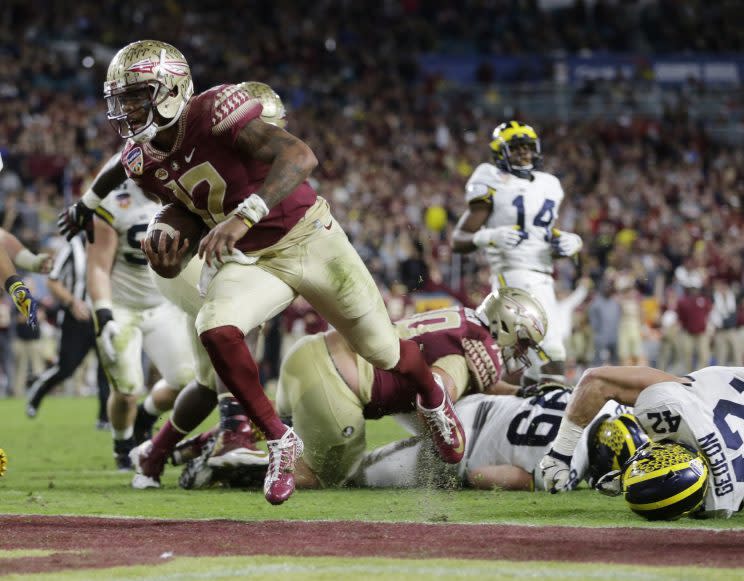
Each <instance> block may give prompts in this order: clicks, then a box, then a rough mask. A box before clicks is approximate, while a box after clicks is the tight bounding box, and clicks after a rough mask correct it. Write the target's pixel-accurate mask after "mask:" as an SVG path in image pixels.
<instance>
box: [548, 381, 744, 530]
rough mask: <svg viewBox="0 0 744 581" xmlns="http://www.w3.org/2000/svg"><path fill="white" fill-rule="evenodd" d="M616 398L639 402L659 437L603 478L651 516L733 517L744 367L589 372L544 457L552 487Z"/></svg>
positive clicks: (604, 485) (738, 503) (742, 477)
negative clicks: (593, 420)
mask: <svg viewBox="0 0 744 581" xmlns="http://www.w3.org/2000/svg"><path fill="white" fill-rule="evenodd" d="M609 399H614V400H617V401H618V402H620V403H623V404H626V405H632V406H634V413H635V415H636V417H637V418H638V421H639V422H640V424H641V425H642V426H643V428H644V429H645V431H646V432H647V433H648V435H649V437H650V438H651V439H652V440H653V441H654V442H655V444H653V445H651V446H647V447H644V448H642V449H640V450H639V451H638V453H637V454H635V455H634V456H633V458H631V459H630V460H629V461H628V462H627V463H626V464H625V465H624V466H623V467H622V469H621V470H619V471H618V472H617V473H615V474H612V475H609V478H607V479H606V480H604V481H600V482H599V483H598V488H600V489H601V490H605V491H608V492H615V493H620V492H623V493H625V497H626V500H628V502H629V503H630V505H631V508H632V509H633V510H634V511H635V512H637V513H638V514H641V515H642V516H644V517H646V518H649V519H663V520H669V519H675V518H679V517H680V516H685V515H687V514H697V515H702V516H715V517H730V516H731V515H732V514H734V513H735V512H737V511H739V510H741V508H742V501H744V456H743V455H742V454H744V438H743V437H742V436H743V434H742V432H741V430H740V429H739V428H740V426H741V422H742V420H743V419H744V367H706V368H703V369H701V370H699V371H694V372H692V373H690V374H689V375H686V376H684V377H678V376H675V375H670V374H669V373H666V372H664V371H660V370H658V369H652V368H650V367H599V368H594V369H589V370H587V371H586V372H585V373H584V375H583V376H582V377H581V380H580V381H579V384H578V385H577V387H576V390H575V391H574V396H573V398H572V399H571V402H570V403H569V405H568V409H567V413H566V416H565V417H564V418H563V421H562V422H561V426H560V429H559V432H558V435H557V437H556V439H555V441H554V443H553V445H552V447H551V449H550V451H549V452H548V453H547V454H546V455H545V457H544V458H543V459H542V461H541V462H540V468H541V470H542V473H543V478H544V480H545V483H546V486H547V487H549V488H551V489H552V490H553V491H559V490H563V489H564V488H565V486H566V483H567V482H568V479H569V465H570V462H571V456H572V454H573V452H574V449H575V447H576V443H577V442H578V441H579V438H580V437H581V434H582V431H583V429H584V428H585V426H586V425H587V423H588V422H589V420H590V419H591V418H592V417H593V415H594V414H596V412H597V410H598V409H599V408H600V407H602V405H604V403H605V402H607V401H608V400H609Z"/></svg>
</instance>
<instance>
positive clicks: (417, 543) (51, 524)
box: [0, 516, 744, 574]
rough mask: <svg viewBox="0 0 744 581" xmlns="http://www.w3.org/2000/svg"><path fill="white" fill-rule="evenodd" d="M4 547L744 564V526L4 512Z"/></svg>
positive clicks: (33, 562) (90, 563) (0, 538)
mask: <svg viewBox="0 0 744 581" xmlns="http://www.w3.org/2000/svg"><path fill="white" fill-rule="evenodd" d="M0 531H2V535H0V549H3V550H13V549H47V550H54V549H56V550H59V551H83V552H82V553H80V554H72V553H59V554H55V555H50V556H48V557H24V558H23V559H0V571H2V573H3V574H9V573H38V572H49V571H60V570H63V569H82V568H91V567H117V566H130V565H137V564H148V563H162V560H161V559H160V555H161V554H162V553H164V552H166V551H172V552H173V553H174V555H176V556H179V557H183V556H217V555H290V556H297V555H302V556H338V557H355V556H357V557H358V556H365V557H366V556H371V557H393V558H411V559H414V558H415V559H427V558H459V559H487V560H497V559H498V560H501V559H503V560H512V561H564V562H598V563H625V564H631V565H640V564H649V565H657V566H663V565H670V566H683V565H699V566H704V567H737V566H742V565H744V551H742V547H744V530H731V531H705V530H686V529H679V530H676V531H675V530H671V529H634V528H605V529H596V528H579V527H524V526H516V525H514V526H512V525H458V524H441V525H438V524H413V523H411V524H409V523H370V522H355V521H337V522H293V521H262V522H244V521H227V520H215V521H161V520H141V519H106V518H86V517H55V516H0Z"/></svg>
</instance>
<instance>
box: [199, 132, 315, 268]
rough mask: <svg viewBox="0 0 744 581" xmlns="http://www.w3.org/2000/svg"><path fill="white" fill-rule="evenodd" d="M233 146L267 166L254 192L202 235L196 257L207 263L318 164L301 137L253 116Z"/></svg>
mask: <svg viewBox="0 0 744 581" xmlns="http://www.w3.org/2000/svg"><path fill="white" fill-rule="evenodd" d="M235 147H236V148H237V150H238V151H239V152H240V154H241V155H242V156H243V157H245V158H246V160H258V161H261V162H263V163H266V164H269V165H270V169H269V173H268V174H267V175H266V178H265V179H264V182H263V184H262V185H261V187H260V188H259V189H258V191H256V192H253V193H252V194H250V195H249V196H248V197H247V198H246V199H245V200H243V201H242V202H241V203H240V204H238V207H237V208H236V209H235V213H234V215H233V216H231V217H230V218H228V219H227V220H225V221H224V222H221V223H220V224H218V225H217V226H215V227H214V228H212V230H210V231H209V233H208V234H207V235H206V236H205V237H204V238H202V241H201V243H200V244H199V257H202V258H204V259H205V261H206V262H207V264H208V265H210V266H211V264H212V256H214V257H215V258H216V259H217V260H218V261H222V253H223V252H224V251H225V250H227V253H228V254H230V253H232V252H233V249H234V248H235V243H236V242H237V241H238V240H240V239H241V238H242V237H243V236H245V234H246V233H247V232H248V230H249V229H250V228H252V227H253V226H254V224H256V223H257V222H259V221H260V220H262V219H263V218H265V217H266V216H267V215H268V213H269V211H270V210H271V208H273V207H274V206H276V205H277V204H279V203H280V202H281V201H282V200H283V199H284V198H286V197H287V196H288V195H289V194H291V193H292V192H293V191H294V190H295V189H296V188H297V186H299V185H300V184H301V183H302V182H304V181H305V180H306V179H307V177H308V176H309V175H310V172H311V171H312V170H313V169H314V168H315V166H317V165H318V160H317V158H316V157H315V154H314V153H313V152H312V150H311V149H310V147H309V146H308V145H307V144H306V143H304V142H303V141H302V140H301V139H299V138H297V137H295V136H294V135H292V134H291V133H288V132H287V131H284V130H283V129H281V128H279V127H276V126H275V125H270V124H269V123H264V122H263V121H261V120H260V119H253V120H252V121H249V122H248V123H246V124H245V126H244V127H243V128H242V129H240V131H239V132H238V135H237V137H236V139H235Z"/></svg>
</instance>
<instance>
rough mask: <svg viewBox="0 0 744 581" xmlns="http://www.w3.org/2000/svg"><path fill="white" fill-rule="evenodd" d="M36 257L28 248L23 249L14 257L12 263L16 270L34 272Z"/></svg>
mask: <svg viewBox="0 0 744 581" xmlns="http://www.w3.org/2000/svg"><path fill="white" fill-rule="evenodd" d="M36 259H37V256H36V254H34V253H33V252H31V251H30V250H29V249H28V248H23V249H21V250H19V251H18V254H16V255H15V258H14V259H13V262H14V263H15V265H16V266H17V267H18V268H22V269H23V270H35V267H36Z"/></svg>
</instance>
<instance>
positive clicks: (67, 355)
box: [26, 312, 95, 418]
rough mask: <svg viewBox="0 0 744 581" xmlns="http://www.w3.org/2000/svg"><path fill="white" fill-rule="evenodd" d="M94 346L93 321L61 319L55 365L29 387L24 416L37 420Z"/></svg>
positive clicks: (68, 314)
mask: <svg viewBox="0 0 744 581" xmlns="http://www.w3.org/2000/svg"><path fill="white" fill-rule="evenodd" d="M94 343H95V332H94V330H93V323H92V321H78V320H77V319H76V318H75V317H73V316H72V315H71V314H70V313H68V312H66V313H65V315H64V317H63V319H62V328H61V333H60V340H59V351H58V353H59V358H58V360H57V363H55V364H54V365H52V366H51V367H50V368H49V369H47V370H46V371H44V372H43V373H42V374H41V375H39V376H38V377H37V378H36V380H35V381H34V382H33V383H32V384H31V388H30V390H29V394H28V404H27V406H26V415H28V416H29V417H31V418H32V417H34V416H36V413H37V411H38V409H39V406H40V405H41V402H42V400H43V399H44V397H46V395H47V394H48V393H49V392H50V391H51V390H52V389H54V388H55V387H56V386H57V385H59V384H60V383H62V382H63V381H64V380H65V379H67V378H68V377H70V376H71V375H72V374H73V373H74V371H75V370H76V369H77V368H78V367H79V366H80V364H81V363H82V362H83V359H85V356H86V354H87V353H88V351H89V350H90V348H91V347H93V345H94Z"/></svg>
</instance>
